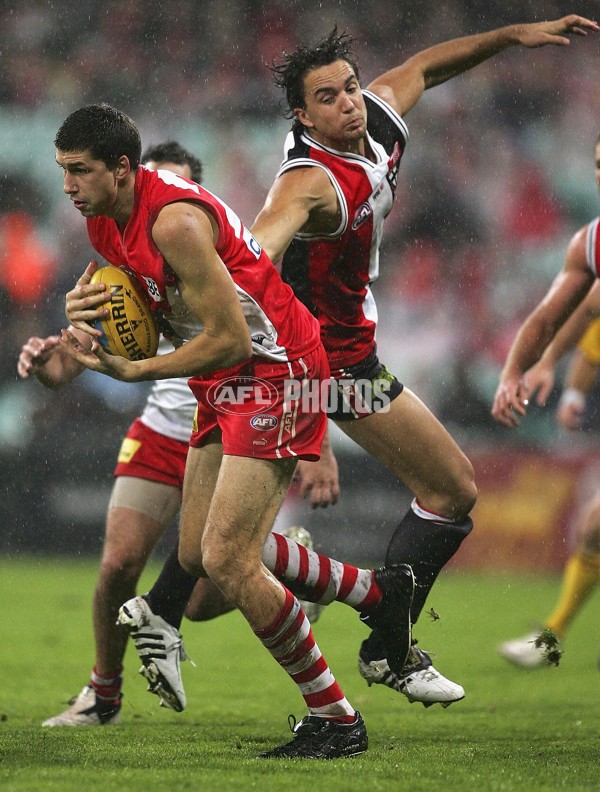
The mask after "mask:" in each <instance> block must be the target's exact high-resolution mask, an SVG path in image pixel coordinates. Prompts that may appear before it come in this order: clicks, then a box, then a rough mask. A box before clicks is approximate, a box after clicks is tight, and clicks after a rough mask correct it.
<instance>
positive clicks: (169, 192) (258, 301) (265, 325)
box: [87, 166, 319, 362]
mask: <svg viewBox="0 0 600 792" xmlns="http://www.w3.org/2000/svg"><path fill="white" fill-rule="evenodd" d="M177 201H186V202H188V203H194V204H197V205H198V206H201V207H202V208H203V209H205V210H206V211H208V212H210V214H211V215H212V216H213V217H214V219H215V220H216V222H217V225H218V228H219V239H218V242H217V244H216V250H217V253H218V254H219V256H220V257H221V259H222V260H223V262H224V263H225V266H226V267H227V269H228V271H229V274H230V275H231V277H232V279H233V282H234V284H235V286H236V290H237V293H238V296H239V298H240V302H241V304H242V308H243V310H244V315H245V317H246V322H247V323H248V327H249V330H250V335H251V337H252V349H253V352H254V354H255V355H258V356H259V357H264V358H268V359H270V360H273V361H277V362H285V361H289V360H296V359H298V358H300V357H302V356H303V355H306V354H308V353H309V352H311V351H312V350H314V349H315V348H316V347H317V346H318V345H319V327H318V323H317V322H316V320H315V319H314V317H313V316H311V314H310V312H309V311H308V310H307V309H306V308H305V307H304V306H303V305H302V303H300V302H299V301H298V300H297V299H296V298H295V297H294V293H293V291H292V289H291V288H290V287H289V286H288V285H287V284H285V283H284V282H283V281H282V279H281V277H280V275H279V273H278V272H277V270H276V269H275V267H274V266H273V264H272V262H271V260H270V259H269V258H268V256H267V255H266V253H264V252H263V250H262V248H261V247H260V245H259V244H258V242H257V241H256V240H255V239H254V237H253V236H252V235H251V234H250V232H249V231H248V230H247V229H246V228H245V227H244V225H243V224H242V222H241V220H240V219H239V218H238V216H237V215H236V214H235V212H233V211H232V210H231V209H230V208H229V207H228V206H227V205H226V204H224V203H223V202H222V201H221V200H220V199H219V198H217V197H216V196H215V195H213V194H212V193H210V192H209V191H208V190H206V189H205V188H204V187H201V186H200V185H198V184H195V183H194V182H192V181H189V180H188V179H184V178H183V177H181V176H177V175H175V174H174V173H171V171H166V170H159V171H150V170H147V169H146V168H144V167H143V166H140V167H139V168H138V172H137V174H136V180H135V203H134V207H133V212H132V214H131V217H130V218H129V221H128V223H127V225H126V227H125V229H124V230H123V233H121V231H120V230H119V228H118V226H117V224H116V223H115V221H114V220H113V219H111V218H108V217H92V218H88V220H87V225H88V234H89V237H90V241H91V243H92V245H93V246H94V248H95V249H96V250H97V251H98V253H100V255H102V256H103V257H104V258H105V259H106V260H107V261H108V262H110V263H111V264H113V265H115V266H117V267H124V268H126V269H127V270H128V271H130V272H131V273H132V274H133V275H135V276H136V278H137V280H138V281H139V282H140V284H141V286H142V287H143V288H144V290H145V292H146V294H147V295H148V299H149V302H150V305H151V306H152V308H153V310H155V311H158V312H160V313H162V314H163V315H164V317H165V318H166V320H167V321H168V322H169V324H170V326H171V328H172V329H173V331H174V333H175V335H176V336H179V337H180V338H184V339H186V338H191V337H193V336H194V335H196V334H197V333H198V332H199V330H200V324H199V322H198V320H197V319H196V318H195V317H194V316H193V315H192V314H191V313H190V312H189V311H188V310H187V308H186V306H185V305H184V304H183V301H182V300H181V297H180V296H179V293H178V291H177V284H176V278H175V274H174V272H173V271H172V269H171V268H170V267H169V264H168V262H167V261H166V260H165V259H164V257H163V255H162V254H161V252H160V251H159V250H158V248H157V247H156V245H155V244H154V242H153V240H152V226H153V225H154V223H155V221H156V218H157V217H158V214H159V212H160V210H161V209H162V208H163V207H164V206H166V205H167V204H170V203H175V202H177Z"/></svg>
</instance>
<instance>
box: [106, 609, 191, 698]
mask: <svg viewBox="0 0 600 792" xmlns="http://www.w3.org/2000/svg"><path fill="white" fill-rule="evenodd" d="M118 623H119V624H123V625H125V626H126V627H128V628H129V634H130V635H131V637H132V639H133V642H134V644H135V648H136V649H137V653H138V655H139V656H140V660H141V661H142V663H143V665H142V667H141V668H140V674H142V676H144V677H145V678H146V679H147V680H148V690H149V691H150V693H154V694H156V695H157V696H158V697H159V698H160V706H161V707H168V708H169V709H173V710H175V711H176V712H181V711H182V710H184V709H185V705H186V703H187V701H186V696H185V690H184V689H183V680H182V679H181V669H180V667H179V661H180V660H188V659H189V658H188V656H187V655H186V653H185V650H184V648H183V641H182V639H181V635H180V633H179V630H177V629H176V628H175V627H173V626H172V625H171V624H169V623H168V622H167V621H165V620H164V619H163V618H162V617H161V616H156V615H155V614H154V613H152V610H151V609H150V606H149V605H148V603H147V602H146V600H145V599H144V598H143V597H134V598H133V599H130V600H128V601H127V602H126V603H125V604H124V605H121V607H120V609H119V617H118Z"/></svg>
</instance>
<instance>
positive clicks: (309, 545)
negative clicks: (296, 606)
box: [281, 525, 325, 624]
mask: <svg viewBox="0 0 600 792" xmlns="http://www.w3.org/2000/svg"><path fill="white" fill-rule="evenodd" d="M281 535H282V536H285V537H287V538H288V539H291V540H292V541H294V542H298V544H299V545H302V547H306V549H307V550H313V539H312V536H311V533H310V531H307V530H306V528H304V527H303V526H302V525H290V527H289V528H286V529H285V531H281ZM300 605H301V606H302V610H303V611H304V613H305V614H306V618H307V619H308V621H309V622H310V623H311V624H314V623H315V622H316V621H318V620H319V617H320V616H321V613H322V612H323V608H324V607H325V606H324V605H319V603H318V602H308V601H307V600H300Z"/></svg>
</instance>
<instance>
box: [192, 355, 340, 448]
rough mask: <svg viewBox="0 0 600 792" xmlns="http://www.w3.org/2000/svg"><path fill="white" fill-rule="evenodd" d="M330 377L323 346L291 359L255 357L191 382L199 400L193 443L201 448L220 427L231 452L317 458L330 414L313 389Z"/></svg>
mask: <svg viewBox="0 0 600 792" xmlns="http://www.w3.org/2000/svg"><path fill="white" fill-rule="evenodd" d="M328 379H329V365H328V363H327V356H326V354H325V350H324V349H323V347H322V346H321V345H319V346H318V347H317V348H316V349H315V350H313V351H312V352H310V353H309V354H308V355H306V356H305V357H303V358H300V359H298V360H295V361H293V362H291V363H275V362H273V361H271V360H267V359H266V358H261V357H257V356H256V355H255V356H254V357H252V358H251V359H250V360H249V361H247V362H245V363H242V364H241V365H239V366H234V367H233V368H230V369H227V370H224V371H219V372H218V375H217V376H216V377H214V376H209V377H194V378H192V379H191V380H190V381H189V386H190V388H191V389H192V392H193V394H194V396H195V397H196V399H197V401H198V409H197V413H196V418H195V420H194V424H193V427H192V437H191V439H190V446H192V447H193V448H200V447H202V446H203V445H204V444H205V443H206V441H207V437H208V435H209V434H210V433H211V432H212V431H213V430H214V429H215V428H217V427H218V428H219V429H220V430H221V437H222V443H223V453H225V454H230V455H232V456H243V457H257V458H259V459H282V458H284V457H296V458H298V459H306V460H309V461H315V460H317V459H319V457H320V455H321V443H322V442H323V436H324V434H325V429H326V427H327V416H326V414H325V412H324V411H323V410H322V409H321V406H320V403H319V400H318V398H306V390H307V389H308V388H309V385H310V386H313V394H314V393H316V392H317V391H318V387H319V385H320V383H321V382H327V381H328Z"/></svg>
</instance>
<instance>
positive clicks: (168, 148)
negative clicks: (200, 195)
mask: <svg viewBox="0 0 600 792" xmlns="http://www.w3.org/2000/svg"><path fill="white" fill-rule="evenodd" d="M150 160H153V161H154V162H174V163H175V164H176V165H188V166H189V168H190V170H191V172H192V181H195V182H197V183H198V184H200V183H201V181H202V162H201V161H200V160H199V159H198V157H195V156H194V155H193V154H190V152H189V151H188V150H187V149H184V148H183V146H182V145H180V144H179V143H177V142H176V141H175V140H166V141H165V142H164V143H156V145H154V146H148V148H147V149H146V150H145V151H144V152H143V154H142V160H141V161H142V163H146V162H149V161H150Z"/></svg>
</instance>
